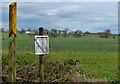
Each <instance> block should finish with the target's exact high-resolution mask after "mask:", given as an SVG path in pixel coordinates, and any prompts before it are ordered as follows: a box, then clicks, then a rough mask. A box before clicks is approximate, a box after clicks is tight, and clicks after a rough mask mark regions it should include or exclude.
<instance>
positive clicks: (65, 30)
mask: <svg viewBox="0 0 120 84" xmlns="http://www.w3.org/2000/svg"><path fill="white" fill-rule="evenodd" d="M68 31H69V28H64V37H66V35H67V32H68Z"/></svg>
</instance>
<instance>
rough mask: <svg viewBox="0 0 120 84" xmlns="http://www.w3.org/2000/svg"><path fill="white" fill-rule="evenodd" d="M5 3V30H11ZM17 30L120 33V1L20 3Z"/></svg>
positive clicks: (3, 10)
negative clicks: (107, 31) (41, 28)
mask: <svg viewBox="0 0 120 84" xmlns="http://www.w3.org/2000/svg"><path fill="white" fill-rule="evenodd" d="M9 4H10V3H2V27H4V28H8V25H9V23H8V5H9ZM17 5H18V9H17V10H18V11H17V16H18V17H17V28H18V29H21V28H25V29H27V28H33V29H37V28H39V27H40V26H43V27H44V28H45V29H64V28H66V27H67V28H69V29H70V30H72V31H74V30H77V29H79V30H81V31H83V32H85V31H90V32H102V31H104V30H106V29H110V30H111V31H112V33H118V3H117V2H34V3H33V2H19V3H17Z"/></svg>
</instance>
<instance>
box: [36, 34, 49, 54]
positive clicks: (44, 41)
mask: <svg viewBox="0 0 120 84" xmlns="http://www.w3.org/2000/svg"><path fill="white" fill-rule="evenodd" d="M48 53H49V38H48V36H40V35H39V36H35V54H36V55H45V54H48Z"/></svg>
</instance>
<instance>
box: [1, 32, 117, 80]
mask: <svg viewBox="0 0 120 84" xmlns="http://www.w3.org/2000/svg"><path fill="white" fill-rule="evenodd" d="M49 40H50V53H49V55H45V56H44V57H45V81H53V82H55V81H74V82H81V81H88V82H89V81H93V82H96V81H100V82H103V81H106V82H115V81H117V80H118V39H117V38H114V39H113V38H99V36H84V37H73V36H69V37H66V38H64V37H62V36H58V37H55V38H54V37H50V39H49ZM16 42H17V48H16V49H17V77H19V78H24V79H32V80H33V81H38V80H39V75H38V74H39V71H38V70H39V69H38V65H39V56H37V55H35V54H34V36H32V35H25V34H18V35H17V41H16ZM8 44H9V38H8V34H7V33H3V34H2V47H3V48H2V50H3V53H2V58H3V75H7V73H8V57H7V56H8Z"/></svg>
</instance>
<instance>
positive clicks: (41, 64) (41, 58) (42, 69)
mask: <svg viewBox="0 0 120 84" xmlns="http://www.w3.org/2000/svg"><path fill="white" fill-rule="evenodd" d="M43 32H44V29H43V28H42V27H40V28H39V35H43ZM43 56H44V55H39V62H40V82H44V65H43V64H44V58H43Z"/></svg>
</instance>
